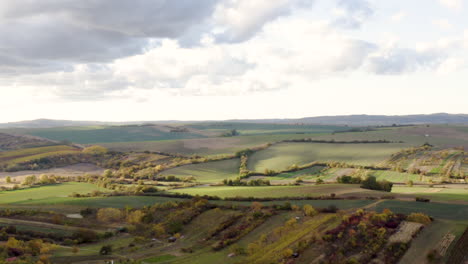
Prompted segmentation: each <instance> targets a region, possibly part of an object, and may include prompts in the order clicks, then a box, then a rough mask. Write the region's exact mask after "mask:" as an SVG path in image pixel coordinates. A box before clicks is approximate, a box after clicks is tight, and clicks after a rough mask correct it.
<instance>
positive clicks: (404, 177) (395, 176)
mask: <svg viewBox="0 0 468 264" xmlns="http://www.w3.org/2000/svg"><path fill="white" fill-rule="evenodd" d="M370 175H371V176H375V177H376V178H377V180H379V181H381V180H387V181H391V182H394V183H407V182H408V181H413V182H414V183H416V182H424V180H426V179H428V178H429V177H424V176H420V175H417V174H410V173H402V172H397V171H372V173H370ZM421 179H422V181H421Z"/></svg>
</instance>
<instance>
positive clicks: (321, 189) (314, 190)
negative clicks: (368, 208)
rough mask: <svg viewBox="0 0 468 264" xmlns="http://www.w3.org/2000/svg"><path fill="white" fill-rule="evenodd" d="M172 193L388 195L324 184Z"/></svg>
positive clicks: (229, 188)
mask: <svg viewBox="0 0 468 264" xmlns="http://www.w3.org/2000/svg"><path fill="white" fill-rule="evenodd" d="M170 192H177V193H187V194H190V195H212V196H219V197H222V198H224V197H236V196H241V197H258V198H262V197H300V196H321V195H330V193H335V194H336V195H337V196H340V195H346V196H358V197H365V196H367V195H368V196H372V195H378V196H382V195H385V194H388V193H384V192H378V191H371V190H366V189H361V188H359V186H358V185H354V184H324V185H302V186H264V187H248V186H237V187H231V186H219V187H218V186H216V187H192V188H184V189H174V190H171V191H170Z"/></svg>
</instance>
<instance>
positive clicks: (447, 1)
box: [439, 0, 463, 11]
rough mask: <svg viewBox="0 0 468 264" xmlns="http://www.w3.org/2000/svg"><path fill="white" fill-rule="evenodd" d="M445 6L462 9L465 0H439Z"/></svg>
mask: <svg viewBox="0 0 468 264" xmlns="http://www.w3.org/2000/svg"><path fill="white" fill-rule="evenodd" d="M439 3H440V4H442V5H443V6H445V7H447V8H450V9H453V10H457V11H460V10H461V9H462V8H463V0H439Z"/></svg>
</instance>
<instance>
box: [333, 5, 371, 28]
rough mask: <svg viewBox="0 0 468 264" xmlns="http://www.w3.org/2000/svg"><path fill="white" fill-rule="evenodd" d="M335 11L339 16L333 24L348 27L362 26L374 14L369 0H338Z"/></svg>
mask: <svg viewBox="0 0 468 264" xmlns="http://www.w3.org/2000/svg"><path fill="white" fill-rule="evenodd" d="M335 12H336V13H337V14H338V17H337V18H336V19H335V21H334V22H333V24H334V25H335V26H338V27H342V28H346V29H358V28H360V27H361V25H362V24H363V23H364V22H365V21H366V20H367V19H369V18H370V17H371V16H372V15H373V14H374V10H373V9H372V7H371V5H370V3H369V2H368V1H367V0H338V7H337V8H336V10H335Z"/></svg>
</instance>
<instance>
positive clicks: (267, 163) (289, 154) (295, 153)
mask: <svg viewBox="0 0 468 264" xmlns="http://www.w3.org/2000/svg"><path fill="white" fill-rule="evenodd" d="M404 146H405V145H404V144H322V143H281V144H277V145H274V146H272V147H270V148H268V149H266V150H263V151H259V152H257V153H255V154H254V155H252V156H251V157H250V159H249V165H248V166H249V168H250V169H251V170H254V171H263V170H265V169H272V170H284V169H286V168H288V167H289V166H291V164H298V165H302V164H306V163H309V162H313V161H322V162H327V161H343V162H348V163H351V164H356V165H375V164H378V163H379V162H382V161H384V160H385V159H386V158H388V157H389V156H390V155H391V154H392V153H395V152H397V151H399V150H400V149H402V148H403V147H404Z"/></svg>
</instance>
